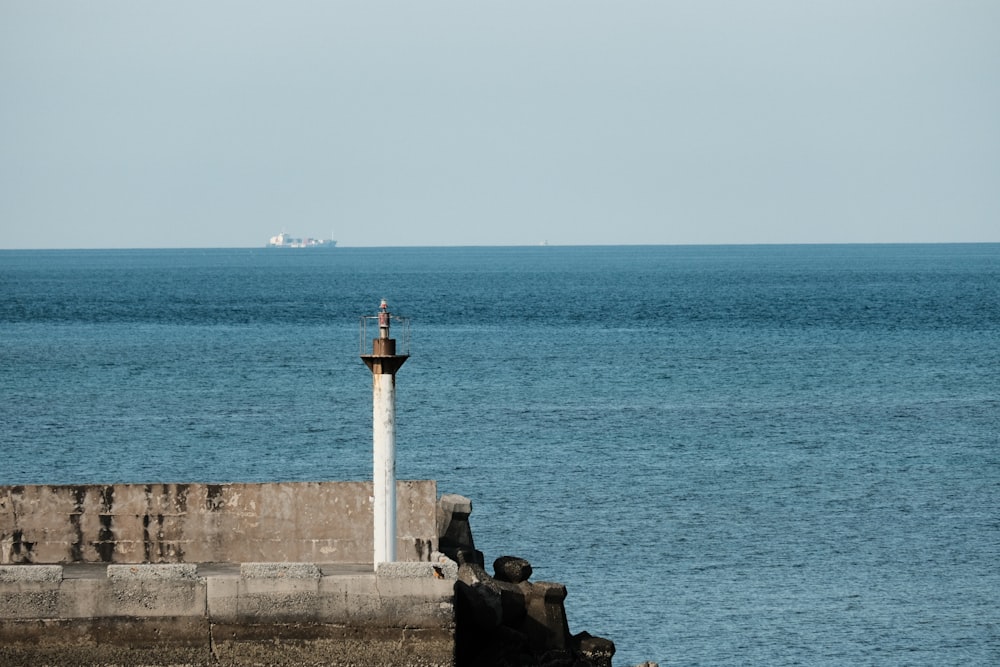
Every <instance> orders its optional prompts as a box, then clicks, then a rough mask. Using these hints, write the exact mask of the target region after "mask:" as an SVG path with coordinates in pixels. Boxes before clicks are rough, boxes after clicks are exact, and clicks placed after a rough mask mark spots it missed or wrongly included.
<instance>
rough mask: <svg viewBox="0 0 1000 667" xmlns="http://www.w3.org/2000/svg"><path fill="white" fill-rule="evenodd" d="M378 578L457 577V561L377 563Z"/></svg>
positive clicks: (455, 578)
mask: <svg viewBox="0 0 1000 667" xmlns="http://www.w3.org/2000/svg"><path fill="white" fill-rule="evenodd" d="M375 576H376V577H377V578H379V579H425V578H426V579H448V580H451V581H456V580H457V579H458V563H456V562H455V561H453V560H448V559H444V560H443V561H440V562H437V563H418V562H408V563H379V564H378V567H376V569H375Z"/></svg>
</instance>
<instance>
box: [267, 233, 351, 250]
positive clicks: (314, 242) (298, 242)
mask: <svg viewBox="0 0 1000 667" xmlns="http://www.w3.org/2000/svg"><path fill="white" fill-rule="evenodd" d="M265 247H267V248H336V247H337V242H336V241H334V240H333V239H330V240H329V241H325V240H322V239H310V238H306V239H298V238H294V237H292V236H291V235H290V234H287V233H285V232H281V233H280V234H278V235H277V236H272V237H271V238H270V239H268V241H267V245H266V246H265Z"/></svg>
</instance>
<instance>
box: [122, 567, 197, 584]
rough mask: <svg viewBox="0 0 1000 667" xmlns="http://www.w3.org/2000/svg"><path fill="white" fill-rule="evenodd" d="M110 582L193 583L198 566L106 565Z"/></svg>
mask: <svg viewBox="0 0 1000 667" xmlns="http://www.w3.org/2000/svg"><path fill="white" fill-rule="evenodd" d="M107 574H108V579H110V580H112V581H135V580H143V581H169V580H173V581H194V580H196V579H197V578H198V566H197V565H195V564H193V563H156V564H146V565H108V571H107Z"/></svg>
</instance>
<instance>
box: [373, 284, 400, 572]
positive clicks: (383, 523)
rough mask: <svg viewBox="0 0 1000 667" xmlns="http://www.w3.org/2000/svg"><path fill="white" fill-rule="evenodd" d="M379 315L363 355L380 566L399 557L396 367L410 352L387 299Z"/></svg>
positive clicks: (376, 538) (377, 558)
mask: <svg viewBox="0 0 1000 667" xmlns="http://www.w3.org/2000/svg"><path fill="white" fill-rule="evenodd" d="M376 317H377V319H378V329H379V335H378V338H376V339H374V340H373V341H372V349H371V354H362V355H361V358H362V359H363V360H364V362H365V364H367V366H368V368H369V369H370V370H371V372H372V445H373V452H374V467H373V482H374V507H373V510H374V515H375V527H374V529H375V533H374V544H375V553H374V566H375V568H376V569H378V564H379V563H391V562H393V561H395V560H396V371H398V370H399V368H400V367H401V366H402V365H403V362H405V361H406V360H407V359H408V358H409V356H408V355H405V354H396V340H395V339H394V338H390V337H389V327H390V324H391V321H392V319H393V316H392V315H391V314H390V313H389V307H388V305H387V304H386V302H385V299H383V300H382V303H381V305H380V306H379V312H378V315H377V316H376ZM365 319H368V318H362V322H364V321H365ZM396 319H402V318H396ZM364 331H365V328H364V326H362V345H366V344H367V341H365V340H364Z"/></svg>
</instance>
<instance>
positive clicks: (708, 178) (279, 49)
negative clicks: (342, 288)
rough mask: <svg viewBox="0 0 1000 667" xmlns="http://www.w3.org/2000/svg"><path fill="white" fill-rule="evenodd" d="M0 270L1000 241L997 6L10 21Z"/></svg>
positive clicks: (1, 11) (327, 2) (102, 12)
mask: <svg viewBox="0 0 1000 667" xmlns="http://www.w3.org/2000/svg"><path fill="white" fill-rule="evenodd" d="M0 96H2V97H0V231H2V233H0V247H2V248H32V247H51V248H63V247H186V246H259V245H262V244H263V243H264V242H265V241H266V239H267V237H269V236H271V235H272V234H276V233H277V232H279V231H281V230H282V229H285V230H287V231H289V232H291V233H293V234H296V235H301V236H320V237H329V236H330V234H331V233H333V234H334V235H335V237H336V238H337V239H338V240H339V242H340V243H341V244H342V245H467V244H472V245H479V244H490V245H492V244H505V245H506V244H514V245H520V244H535V243H539V242H541V241H543V240H547V241H549V242H550V243H552V244H619V243H628V244H632V243H656V244H659V243H666V244H687V243H802V242H892V241H907V242H910V241H912V242H936V241H1000V1H998V0H941V1H935V2H930V1H926V0H886V1H879V0H821V1H809V0H787V1H780V0H761V1H758V2H752V1H750V0H744V1H737V0H731V1H727V0H691V1H682V2H678V1H671V0H655V1H627V0H607V1H604V2H593V1H590V0H564V1H562V0H561V1H545V0H532V1H530V2H521V1H511V0H505V1H503V2H499V1H482V2H470V1H468V0H455V1H454V2H439V1H434V0H429V1H428V0H424V1H421V2H403V1H399V2H379V1H377V0H376V1H371V0H366V1H364V2H351V3H347V2H337V1H334V0H324V1H317V2H303V1H289V2H267V3H264V2H248V1H246V0H239V1H228V2H227V1H218V0H213V1H212V2H189V1H184V0H171V1H169V2H139V1H136V0H127V1H122V2H106V1H100V0H88V1H86V2H83V1H76V0H73V1H69V0H66V1H45V0H24V1H14V0H0Z"/></svg>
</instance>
